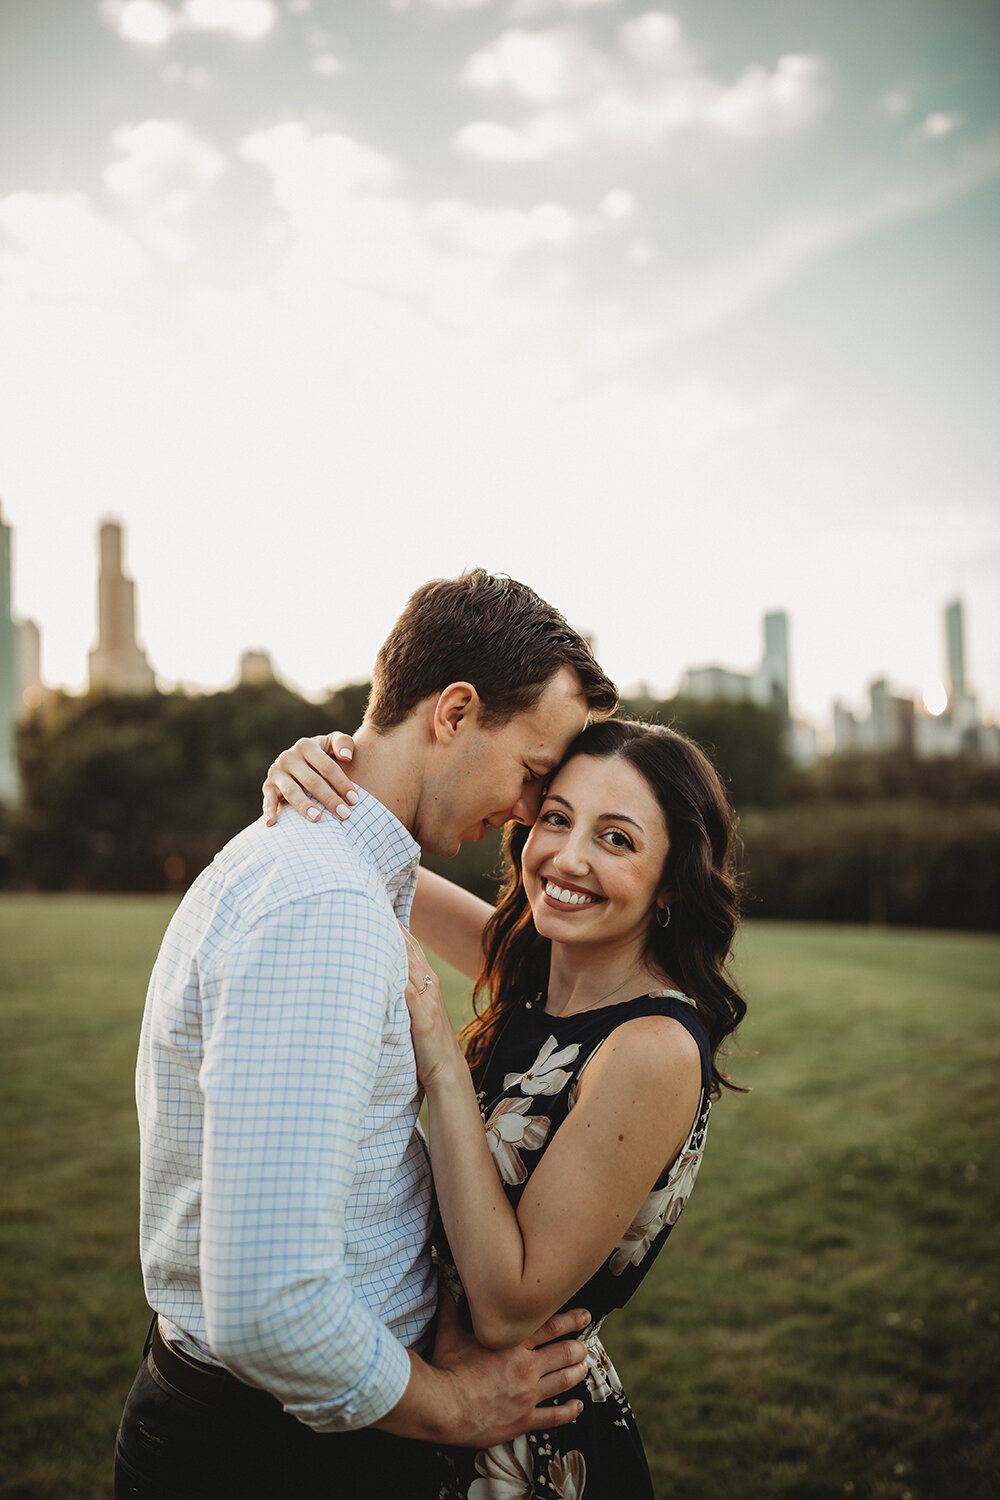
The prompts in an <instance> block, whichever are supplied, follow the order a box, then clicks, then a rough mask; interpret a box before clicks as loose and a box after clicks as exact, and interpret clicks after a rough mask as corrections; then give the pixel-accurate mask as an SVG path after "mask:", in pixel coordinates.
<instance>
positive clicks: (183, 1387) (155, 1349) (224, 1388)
mask: <svg viewBox="0 0 1000 1500" xmlns="http://www.w3.org/2000/svg"><path fill="white" fill-rule="evenodd" d="M146 1349H147V1353H148V1355H149V1358H150V1359H151V1360H152V1362H153V1365H154V1367H155V1369H156V1371H157V1373H158V1374H159V1375H161V1376H162V1377H163V1379H164V1380H165V1381H166V1382H167V1384H168V1385H172V1386H173V1388H174V1390H175V1391H180V1393H181V1395H182V1396H189V1397H190V1398H191V1399H192V1400H193V1401H201V1402H203V1403H204V1404H205V1405H206V1406H218V1405H219V1404H220V1403H226V1404H229V1403H232V1402H237V1401H238V1402H240V1403H246V1402H248V1401H249V1402H251V1403H252V1404H254V1405H257V1404H262V1405H268V1406H272V1407H276V1408H277V1409H278V1411H281V1409H282V1408H281V1402H280V1401H279V1400H278V1399H277V1397H275V1396H272V1395H271V1394H270V1392H268V1391H262V1390H259V1389H257V1388H256V1387H255V1386H251V1385H244V1383H243V1381H242V1380H237V1378H236V1376H235V1375H231V1374H230V1373H229V1371H228V1370H224V1369H223V1368H222V1366H221V1365H207V1364H205V1363H204V1361H203V1360H200V1359H192V1358H191V1356H190V1355H188V1354H182V1353H181V1351H180V1350H179V1349H175V1348H174V1347H173V1345H172V1344H168V1343H167V1341H166V1339H165V1338H164V1337H163V1335H162V1333H161V1332H160V1323H159V1319H158V1318H154V1319H153V1323H152V1327H151V1328H150V1331H149V1338H148V1340H147V1343H146Z"/></svg>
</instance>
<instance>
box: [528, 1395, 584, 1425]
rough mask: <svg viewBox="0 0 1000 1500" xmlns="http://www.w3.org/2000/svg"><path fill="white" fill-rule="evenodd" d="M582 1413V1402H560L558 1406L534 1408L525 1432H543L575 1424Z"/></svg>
mask: <svg viewBox="0 0 1000 1500" xmlns="http://www.w3.org/2000/svg"><path fill="white" fill-rule="evenodd" d="M582 1411H583V1402H582V1401H577V1400H573V1401H562V1402H560V1404H559V1405H558V1406H536V1407H535V1409H534V1411H533V1412H532V1414H531V1419H530V1421H529V1423H528V1426H527V1428H526V1429H525V1430H526V1431H527V1432H545V1431H547V1429H548V1428H550V1427H565V1426H567V1425H568V1423H570V1422H575V1421H576V1419H577V1417H578V1416H579V1415H580V1413H581V1412H582Z"/></svg>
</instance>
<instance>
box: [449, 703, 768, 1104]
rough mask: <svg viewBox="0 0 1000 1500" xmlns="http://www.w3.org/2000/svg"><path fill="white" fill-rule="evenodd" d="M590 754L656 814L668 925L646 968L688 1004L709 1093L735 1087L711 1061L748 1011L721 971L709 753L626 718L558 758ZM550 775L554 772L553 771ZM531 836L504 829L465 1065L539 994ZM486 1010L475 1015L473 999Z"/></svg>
mask: <svg viewBox="0 0 1000 1500" xmlns="http://www.w3.org/2000/svg"><path fill="white" fill-rule="evenodd" d="M578 755H590V756H593V757H594V758H595V759H598V760H603V759H610V758H611V757H612V756H617V757H620V758H621V759H622V760H624V761H627V762H628V764H629V765H631V766H633V767H634V768H635V770H636V771H638V772H639V774H640V776H642V777H643V779H644V780H645V781H646V782H647V783H648V785H649V787H650V789H651V791H652V792H653V795H654V796H655V797H656V799H657V801H658V802H659V804H660V807H661V808H662V809H663V816H664V818H665V820H666V825H667V833H668V835H669V838H670V849H669V851H668V853H667V857H666V861H665V862H664V866H663V884H664V885H665V886H666V887H668V888H669V889H670V890H672V891H673V893H674V894H673V900H672V903H671V908H670V912H671V918H670V922H669V925H668V926H666V927H661V926H660V925H659V923H658V922H657V921H656V920H655V918H654V919H652V920H651V921H650V926H649V936H648V948H647V953H648V955H649V957H650V958H651V960H652V962H653V964H654V965H655V967H656V968H657V969H659V970H660V971H661V972H662V973H663V974H664V975H669V976H670V979H671V980H672V981H673V983H674V984H675V985H676V986H677V987H678V988H679V989H681V990H683V991H684V993H685V994H686V995H688V996H690V998H691V999H692V1000H694V1001H695V1003H696V1005H697V1007H698V1011H699V1014H700V1015H701V1018H702V1021H703V1022H704V1025H705V1029H706V1030H707V1032H708V1039H709V1045H710V1047H711V1050H712V1092H713V1094H714V1095H716V1096H717V1095H718V1094H719V1093H720V1092H721V1089H722V1086H723V1085H725V1087H727V1088H738V1087H739V1085H738V1084H734V1083H732V1082H731V1081H730V1079H729V1078H727V1077H726V1075H725V1073H723V1072H722V1071H721V1070H720V1069H719V1067H718V1066H717V1062H716V1054H717V1052H718V1050H719V1047H720V1046H721V1045H722V1043H723V1041H724V1040H725V1038H726V1037H727V1036H729V1034H730V1033H731V1032H732V1031H734V1030H735V1028H736V1027H737V1026H738V1025H739V1023H740V1021H741V1020H742V1019H743V1016H744V1014H745V1012H746V1001H745V1000H744V999H743V996H742V995H741V994H740V992H739V990H738V989H737V988H736V986H735V985H734V984H733V983H732V980H731V979H730V978H729V976H728V974H727V971H726V965H727V963H728V960H729V957H730V953H731V950H732V945H733V939H734V937H735V935H736V929H737V926H738V923H739V891H738V888H737V885H736V880H735V875H734V868H733V866H734V841H735V827H734V820H733V812H732V809H731V807H730V805H729V802H728V800H727V798H726V795H725V792H724V791H723V789H722V785H721V783H720V781H719V778H718V776H717V774H716V772H715V769H714V767H713V766H712V764H711V762H710V761H709V760H708V758H707V756H706V755H705V754H704V753H703V752H702V751H701V750H700V749H699V748H698V746H697V745H695V744H693V743H692V741H691V740H689V739H686V738H685V736H684V735H682V734H678V732H677V731H676V730H674V729H667V728H664V727H663V726H662V725H658V724H643V723H640V722H636V721H630V720H625V719H608V720H606V721H605V722H604V723H602V724H591V725H590V726H588V728H586V729H584V730H583V732H582V733H581V734H579V735H577V737H576V739H575V740H574V741H573V743H572V744H571V745H570V747H569V749H568V750H567V752H566V755H565V757H564V759H563V761H562V765H566V763H567V762H568V761H570V760H572V759H574V757H575V756H578ZM553 774H554V775H558V774H559V773H558V771H556V772H554V773H553ZM529 831H530V830H529V829H527V828H525V827H524V826H523V825H521V824H508V826H507V832H506V835H505V841H504V852H505V868H504V877H503V884H502V886H501V890H500V899H499V901H498V902H497V907H496V910H495V911H494V913H493V915H492V916H491V918H490V920H489V921H488V922H487V924H486V930H485V932H484V934H483V949H484V953H485V958H484V960H483V967H482V969H481V970H480V972H479V976H478V978H477V980H476V988H475V995H474V1002H475V1007H476V1015H475V1017H474V1018H473V1020H471V1021H470V1022H469V1023H468V1025H467V1026H465V1027H464V1029H463V1030H462V1032H461V1040H462V1042H463V1043H464V1046H465V1053H466V1057H467V1058H468V1061H469V1066H470V1067H471V1068H473V1069H474V1070H475V1069H476V1067H477V1066H478V1065H480V1064H481V1063H484V1062H485V1060H486V1058H487V1056H488V1054H489V1051H490V1048H491V1046H492V1044H493V1041H494V1039H495V1038H496V1037H497V1036H498V1034H499V1032H500V1030H501V1029H502V1027H503V1026H504V1025H505V1024H506V1021H507V1018H508V1016H509V1015H510V1013H511V1011H512V1010H513V1008H514V1007H515V1005H517V1004H518V1002H519V1001H520V1000H522V999H523V998H524V997H525V995H529V994H530V995H534V994H536V993H538V992H542V993H544V992H545V990H546V989H547V987H548V979H549V950H550V944H549V940H548V938H543V937H539V935H538V933H537V932H536V931H535V926H534V923H533V921H532V918H531V908H530V906H529V905H528V900H527V897H526V896H525V893H524V885H523V883H522V880H521V856H522V852H523V850H524V845H525V842H526V840H527V837H528V833H529ZM483 996H485V997H486V1003H485V1004H484V1006H483V1009H482V1010H481V1011H480V1009H479V1002H480V998H481V997H483Z"/></svg>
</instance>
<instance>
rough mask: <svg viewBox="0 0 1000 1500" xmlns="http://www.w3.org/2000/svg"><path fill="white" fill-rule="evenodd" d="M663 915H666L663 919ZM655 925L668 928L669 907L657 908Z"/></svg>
mask: <svg viewBox="0 0 1000 1500" xmlns="http://www.w3.org/2000/svg"><path fill="white" fill-rule="evenodd" d="M664 914H666V915H665V917H664ZM656 925H657V927H669V926H670V907H669V906H658V907H657V908H656Z"/></svg>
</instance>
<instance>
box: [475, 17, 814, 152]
mask: <svg viewBox="0 0 1000 1500" xmlns="http://www.w3.org/2000/svg"><path fill="white" fill-rule="evenodd" d="M619 42H620V48H619V53H618V55H612V54H610V53H602V52H600V51H598V50H597V49H596V48H595V47H594V46H593V45H592V44H591V43H590V42H589V41H588V40H587V39H586V38H585V37H583V36H582V34H581V33H580V32H579V31H578V30H576V29H575V28H573V27H562V28H557V29H553V30H548V31H533V32H526V31H521V30H518V29H516V28H515V29H512V30H509V31H506V32H504V33H503V34H502V35H501V36H500V37H499V38H498V39H497V40H496V41H495V42H494V43H492V44H491V45H490V46H489V47H486V48H483V49H482V50H481V51H479V52H477V53H475V54H473V56H472V57H470V58H469V60H468V62H467V63H466V65H465V68H464V70H463V73H462V78H463V81H464V82H465V83H466V84H467V85H468V86H470V87H473V88H476V89H478V90H479V91H481V92H486V91H491V90H497V89H501V88H507V89H509V90H510V91H512V92H513V93H514V94H515V95H516V96H518V97H519V98H521V99H522V100H525V101H526V102H527V103H528V104H530V105H535V106H538V108H537V109H536V110H535V112H534V113H532V114H529V115H528V116H527V117H526V118H525V119H523V120H522V121H521V122H520V123H517V124H511V123H506V122H505V123H501V122H499V121H492V120H477V121H474V122H471V123H470V124H468V125H466V126H464V127H463V128H462V129H461V130H460V131H459V133H458V135H457V136H456V139H455V144H456V146H457V148H458V149H459V150H460V151H462V152H464V153H465V154H467V155H471V156H478V157H481V158H482V159H483V160H487V161H509V162H519V161H522V162H523V161H539V160H542V159H544V158H546V157H548V156H551V155H553V154H555V153H557V152H560V151H567V150H573V149H580V148H583V147H585V146H588V145H592V144H596V143H599V142H601V141H611V142H616V143H618V144H621V145H625V146H633V147H655V146H661V145H662V144H663V143H664V142H665V141H667V140H668V139H670V138H671V137H676V136H679V135H681V134H682V133H685V132H686V133H690V132H694V131H700V132H703V133H709V134H712V135H714V136H715V137H716V138H722V139H729V140H732V141H741V142H752V141H760V140H764V139H767V138H768V137H770V136H776V135H781V134H784V133H786V132H789V131H793V130H798V129H801V128H803V127H804V126H805V125H807V124H809V123H810V122H811V121H812V120H813V119H815V118H816V117H817V116H818V115H819V114H820V113H822V111H823V110H824V109H825V108H826V107H827V105H828V103H829V99H830V88H829V83H828V80H827V72H826V67H825V64H824V63H823V61H822V59H821V58H818V57H814V56H805V55H801V54H796V53H788V54H786V55H784V56H782V57H780V58H779V59H778V62H777V63H776V65H775V66H774V68H773V69H770V70H769V69H767V68H765V67H763V66H761V65H759V64H754V65H753V66H751V67H748V68H747V69H746V70H745V71H744V72H743V73H742V75H741V76H740V77H739V78H737V79H736V81H735V82H733V83H729V84H727V83H724V82H721V81H719V80H718V79H716V78H713V77H711V76H710V75H709V74H708V73H707V72H705V71H704V70H703V68H702V67H701V64H700V63H699V61H698V59H697V58H696V56H695V55H694V53H693V52H692V50H691V49H690V47H689V46H688V44H687V42H686V40H685V38H684V35H683V32H682V30H681V27H680V23H679V22H678V21H677V20H676V18H675V17H673V16H669V15H667V14H665V13H663V12H660V11H650V12H647V13H646V14H645V15H641V16H637V17H634V18H633V19H631V20H629V21H626V22H625V23H624V24H623V25H622V26H621V28H620V31H619Z"/></svg>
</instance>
